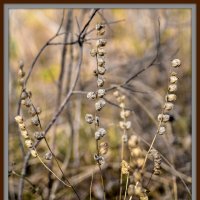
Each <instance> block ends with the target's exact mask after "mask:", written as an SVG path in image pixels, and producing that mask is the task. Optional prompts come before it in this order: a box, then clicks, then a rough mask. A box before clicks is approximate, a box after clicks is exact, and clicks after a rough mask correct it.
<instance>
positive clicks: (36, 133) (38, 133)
mask: <svg viewBox="0 0 200 200" xmlns="http://www.w3.org/2000/svg"><path fill="white" fill-rule="evenodd" d="M34 137H35V139H37V140H41V139H43V138H44V132H35V133H34Z"/></svg>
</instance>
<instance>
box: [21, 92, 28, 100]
mask: <svg viewBox="0 0 200 200" xmlns="http://www.w3.org/2000/svg"><path fill="white" fill-rule="evenodd" d="M27 97H28V94H27V92H25V91H24V92H22V94H21V99H26V98H27Z"/></svg>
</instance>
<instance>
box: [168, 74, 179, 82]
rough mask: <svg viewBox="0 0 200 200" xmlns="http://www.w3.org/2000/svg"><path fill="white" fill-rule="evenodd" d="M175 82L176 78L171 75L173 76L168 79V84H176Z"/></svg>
mask: <svg viewBox="0 0 200 200" xmlns="http://www.w3.org/2000/svg"><path fill="white" fill-rule="evenodd" d="M177 81H178V78H177V77H176V76H174V75H173V76H170V77H169V82H170V83H176V82H177Z"/></svg>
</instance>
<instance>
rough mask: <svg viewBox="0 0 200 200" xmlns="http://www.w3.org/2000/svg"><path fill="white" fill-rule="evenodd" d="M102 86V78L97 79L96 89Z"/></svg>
mask: <svg viewBox="0 0 200 200" xmlns="http://www.w3.org/2000/svg"><path fill="white" fill-rule="evenodd" d="M103 85H104V80H103V79H102V78H99V77H98V79H97V86H98V87H102V86H103Z"/></svg>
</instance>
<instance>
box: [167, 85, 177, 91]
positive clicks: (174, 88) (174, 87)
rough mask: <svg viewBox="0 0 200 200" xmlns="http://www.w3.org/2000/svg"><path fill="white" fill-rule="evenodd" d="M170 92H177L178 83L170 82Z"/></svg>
mask: <svg viewBox="0 0 200 200" xmlns="http://www.w3.org/2000/svg"><path fill="white" fill-rule="evenodd" d="M168 91H169V92H175V91H177V85H176V84H170V85H169V87H168Z"/></svg>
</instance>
